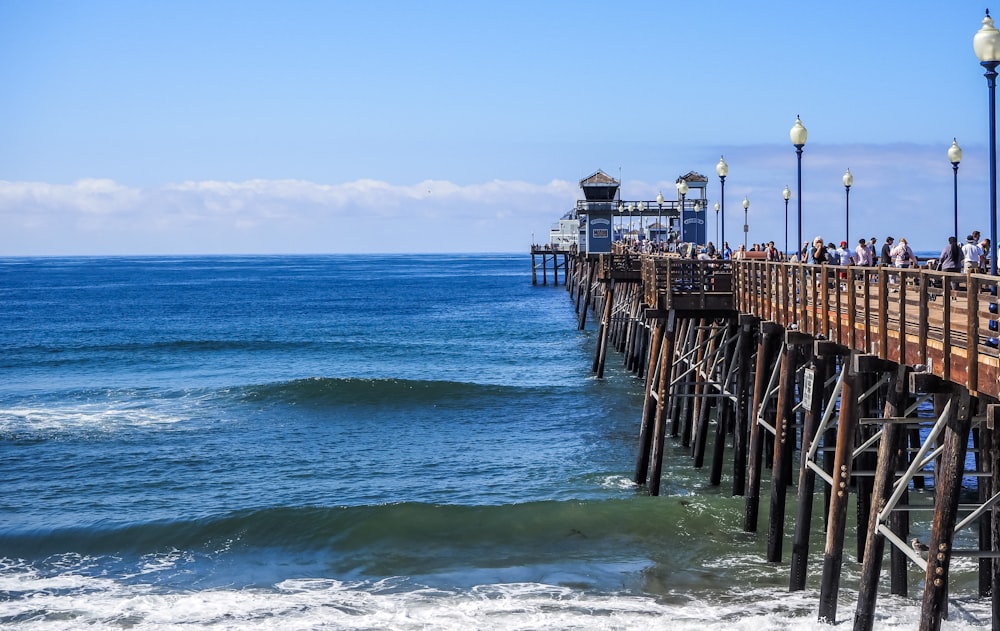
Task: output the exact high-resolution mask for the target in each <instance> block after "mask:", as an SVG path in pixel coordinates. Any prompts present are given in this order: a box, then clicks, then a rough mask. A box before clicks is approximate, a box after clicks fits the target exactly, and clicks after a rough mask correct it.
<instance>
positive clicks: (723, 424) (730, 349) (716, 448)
mask: <svg viewBox="0 0 1000 631" xmlns="http://www.w3.org/2000/svg"><path fill="white" fill-rule="evenodd" d="M738 330H739V329H738V327H737V325H736V324H735V323H734V322H729V323H728V324H727V325H726V337H725V342H724V343H725V344H726V345H727V346H726V354H725V360H724V361H723V362H722V367H723V368H722V372H723V376H722V377H721V380H722V386H721V387H720V394H721V395H722V396H721V397H720V398H719V404H718V405H717V406H716V407H715V443H714V444H713V445H712V470H711V472H710V473H709V477H708V480H709V484H711V485H712V486H719V484H721V483H722V461H723V459H724V458H725V449H726V434H727V433H728V431H729V427H730V423H731V421H732V411H733V409H734V408H735V406H734V405H733V401H732V399H731V398H729V397H728V396H726V395H725V393H724V391H725V389H726V386H727V384H728V383H729V381H730V380H729V375H730V374H731V371H732V369H733V366H734V361H733V358H734V357H735V355H736V346H737V344H736V336H737V335H738Z"/></svg>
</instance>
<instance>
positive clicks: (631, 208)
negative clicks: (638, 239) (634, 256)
mask: <svg viewBox="0 0 1000 631" xmlns="http://www.w3.org/2000/svg"><path fill="white" fill-rule="evenodd" d="M625 208H627V209H628V244H629V247H632V210H633V209H634V208H635V207H634V206H633V205H632V202H629V203H628V206H626V207H625Z"/></svg>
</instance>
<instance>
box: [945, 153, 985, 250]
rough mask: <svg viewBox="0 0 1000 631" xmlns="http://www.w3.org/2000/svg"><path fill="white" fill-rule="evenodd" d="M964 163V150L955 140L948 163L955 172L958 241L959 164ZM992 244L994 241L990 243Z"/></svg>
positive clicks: (956, 231)
mask: <svg viewBox="0 0 1000 631" xmlns="http://www.w3.org/2000/svg"><path fill="white" fill-rule="evenodd" d="M961 161H962V148H961V147H959V146H958V139H957V138H953V139H952V141H951V146H950V147H948V162H951V168H952V170H953V171H954V172H955V238H956V239H958V163H959V162H961ZM990 243H992V241H991V242H990Z"/></svg>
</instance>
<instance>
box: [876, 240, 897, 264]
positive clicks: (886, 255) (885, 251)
mask: <svg viewBox="0 0 1000 631" xmlns="http://www.w3.org/2000/svg"><path fill="white" fill-rule="evenodd" d="M893 240H894V239H893V238H892V237H886V238H885V243H883V244H882V253H881V254H880V255H879V257H878V264H879V265H892V242H893Z"/></svg>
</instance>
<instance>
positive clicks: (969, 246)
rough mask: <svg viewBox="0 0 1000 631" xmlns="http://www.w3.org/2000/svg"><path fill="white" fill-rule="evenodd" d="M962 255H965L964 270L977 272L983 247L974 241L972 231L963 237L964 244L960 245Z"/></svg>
mask: <svg viewBox="0 0 1000 631" xmlns="http://www.w3.org/2000/svg"><path fill="white" fill-rule="evenodd" d="M962 255H963V256H964V257H965V271H967V272H978V271H979V269H980V266H981V264H982V258H983V248H981V247H980V246H979V244H978V243H976V237H975V234H974V233H973V234H970V235H969V236H967V237H965V245H963V246H962Z"/></svg>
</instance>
